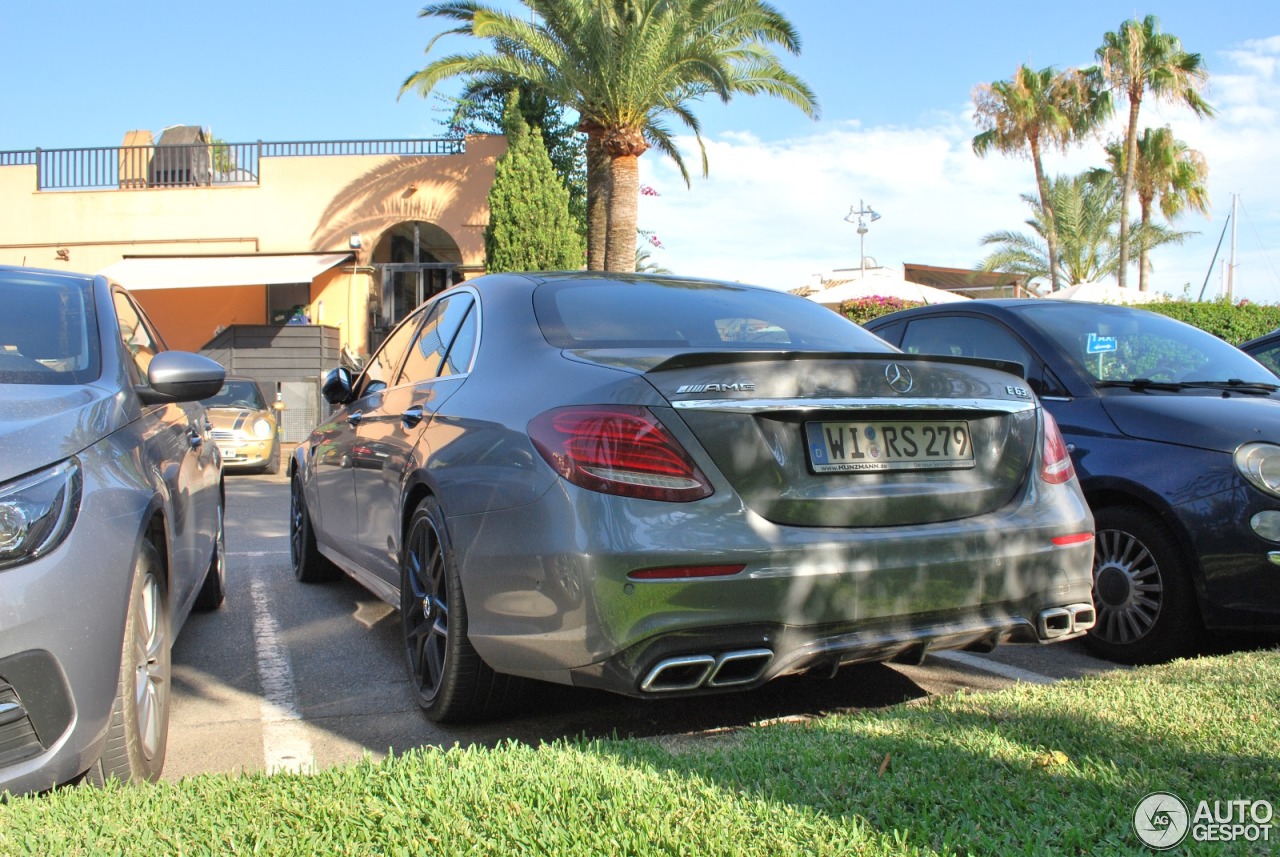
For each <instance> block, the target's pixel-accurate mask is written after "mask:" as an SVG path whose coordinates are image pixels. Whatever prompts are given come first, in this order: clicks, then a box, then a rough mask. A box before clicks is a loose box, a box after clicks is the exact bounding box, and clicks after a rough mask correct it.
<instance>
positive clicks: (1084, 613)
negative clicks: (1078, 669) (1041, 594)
mask: <svg viewBox="0 0 1280 857" xmlns="http://www.w3.org/2000/svg"><path fill="white" fill-rule="evenodd" d="M1097 620H1098V614H1097V612H1096V611H1095V610H1094V609H1093V605H1092V604H1068V605H1067V606H1066V607H1050V608H1048V609H1047V610H1042V611H1040V620H1039V622H1038V623H1037V624H1038V626H1039V627H1038V630H1039V632H1040V639H1042V640H1054V639H1057V638H1058V637H1065V636H1066V635H1068V634H1083V633H1084V632H1085V631H1088V630H1089V629H1090V628H1092V627H1093V625H1094V623H1095V622H1097Z"/></svg>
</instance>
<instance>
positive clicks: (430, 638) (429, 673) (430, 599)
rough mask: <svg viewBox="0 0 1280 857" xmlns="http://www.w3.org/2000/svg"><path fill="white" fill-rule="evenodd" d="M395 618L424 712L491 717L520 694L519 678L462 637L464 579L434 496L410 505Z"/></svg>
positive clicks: (449, 717)
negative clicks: (493, 663) (483, 656)
mask: <svg viewBox="0 0 1280 857" xmlns="http://www.w3.org/2000/svg"><path fill="white" fill-rule="evenodd" d="M400 620H401V629H402V631H403V637H404V647H405V666H406V667H407V669H408V672H409V684H410V687H411V688H412V689H413V692H414V695H415V697H416V698H417V700H418V704H419V705H420V706H422V710H423V711H424V712H425V713H426V716H427V717H428V719H430V720H433V721H435V722H437V723H450V722H457V721H461V720H474V719H478V718H484V717H491V716H493V715H496V714H499V713H501V712H502V711H504V710H505V709H506V707H507V706H508V705H509V704H510V702H512V701H513V700H514V699H515V698H516V696H518V694H519V691H520V688H521V686H522V684H523V682H522V681H521V680H520V679H517V678H515V677H513V676H508V675H503V674H501V673H497V672H494V671H493V669H491V668H490V667H489V665H488V664H486V663H485V662H484V661H483V660H482V659H481V657H480V655H479V654H477V652H476V650H475V649H474V648H472V646H471V641H470V640H469V639H467V607H466V601H465V600H464V599H463V594H462V580H461V577H460V576H459V574H458V565H457V562H456V561H455V558H454V555H453V549H452V546H451V544H450V542H449V536H448V531H447V530H446V529H445V524H444V515H443V513H442V512H441V509H440V505H439V503H437V502H436V500H435V499H434V498H432V497H428V498H427V499H425V500H423V501H422V502H421V503H420V504H419V505H418V508H417V509H416V510H415V511H414V513H413V517H412V518H411V519H410V521H409V528H408V531H407V534H406V537H405V540H404V547H403V549H402V550H401V554H400Z"/></svg>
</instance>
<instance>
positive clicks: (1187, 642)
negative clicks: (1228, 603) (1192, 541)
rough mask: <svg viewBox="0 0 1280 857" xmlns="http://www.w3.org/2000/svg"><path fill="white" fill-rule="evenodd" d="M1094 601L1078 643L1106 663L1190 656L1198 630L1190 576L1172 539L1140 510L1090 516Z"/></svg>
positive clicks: (1151, 661) (1117, 508)
mask: <svg viewBox="0 0 1280 857" xmlns="http://www.w3.org/2000/svg"><path fill="white" fill-rule="evenodd" d="M1094 519H1095V522H1096V531H1097V540H1096V542H1095V547H1094V556H1093V603H1094V607H1095V608H1096V609H1097V611H1098V622H1097V624H1096V625H1095V626H1094V627H1093V630H1091V631H1090V632H1089V635H1088V637H1086V638H1085V641H1086V643H1087V644H1088V646H1089V648H1090V649H1091V650H1092V651H1093V652H1094V653H1095V654H1097V655H1099V656H1101V657H1103V658H1106V659H1107V660H1111V661H1116V662H1118V663H1124V664H1155V663H1162V662H1164V661H1168V660H1171V659H1173V658H1176V657H1180V656H1183V655H1187V654H1190V653H1191V652H1193V651H1194V649H1195V645H1196V643H1197V642H1198V640H1199V635H1200V631H1201V630H1202V626H1201V623H1200V617H1199V611H1198V610H1197V608H1196V603H1195V591H1194V590H1193V588H1192V585H1191V576H1190V573H1189V572H1188V570H1187V566H1186V563H1185V562H1183V560H1182V557H1181V556H1180V554H1179V551H1178V549H1177V546H1176V545H1175V544H1174V541H1173V536H1172V535H1171V534H1170V533H1169V531H1168V530H1167V529H1166V528H1165V527H1164V526H1163V525H1162V524H1161V523H1160V522H1159V521H1157V520H1156V519H1155V518H1153V517H1152V516H1151V515H1149V514H1147V513H1146V512H1143V511H1140V510H1138V509H1134V508H1130V507H1126V506H1112V507H1107V508H1104V509H1102V510H1100V511H1098V512H1096V513H1095V515H1094Z"/></svg>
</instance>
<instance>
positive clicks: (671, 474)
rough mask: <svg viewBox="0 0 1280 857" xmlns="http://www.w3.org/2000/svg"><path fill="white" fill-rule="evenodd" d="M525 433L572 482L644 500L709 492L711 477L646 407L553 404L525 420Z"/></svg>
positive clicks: (682, 498) (677, 499)
mask: <svg viewBox="0 0 1280 857" xmlns="http://www.w3.org/2000/svg"><path fill="white" fill-rule="evenodd" d="M529 438H530V440H532V441H533V445H534V446H535V447H537V450H538V452H539V453H541V454H542V457H543V458H545V459H546V460H547V463H548V464H550V465H551V466H552V467H553V468H554V469H555V471H556V472H557V473H559V474H560V475H561V476H563V477H564V478H565V479H567V480H568V481H570V482H572V483H573V484H574V485H578V486H580V487H582V488H587V489H590V490H592V491H599V492H601V493H604V494H618V495H621V496H624V497H638V498H640V499H644V500H665V501H668V502H677V503H685V502H689V501H691V500H701V499H702V498H704V497H710V496H711V493H712V491H711V483H710V482H708V481H707V478H706V477H705V476H703V475H702V471H701V470H699V469H698V466H697V465H696V464H694V463H693V460H692V459H690V458H689V454H688V453H687V452H685V451H684V448H683V447H681V446H680V443H679V441H677V440H676V439H675V438H674V437H672V436H671V434H670V433H669V432H668V431H667V428H666V426H664V425H663V424H662V423H661V422H660V421H659V420H658V418H657V417H656V416H655V415H654V414H653V412H651V411H650V410H649V409H648V408H642V407H629V406H623V405H591V406H586V407H569V408H557V409H555V410H551V411H546V412H545V413H542V414H539V415H538V416H536V417H534V418H533V419H532V420H530V421H529Z"/></svg>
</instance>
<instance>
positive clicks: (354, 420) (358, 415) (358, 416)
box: [347, 411, 364, 425]
mask: <svg viewBox="0 0 1280 857" xmlns="http://www.w3.org/2000/svg"><path fill="white" fill-rule="evenodd" d="M362 419H364V413H363V412H361V411H356V412H355V413H354V414H352V415H351V416H349V417H347V422H349V423H351V425H357V424H359V422H360V421H361V420H362Z"/></svg>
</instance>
